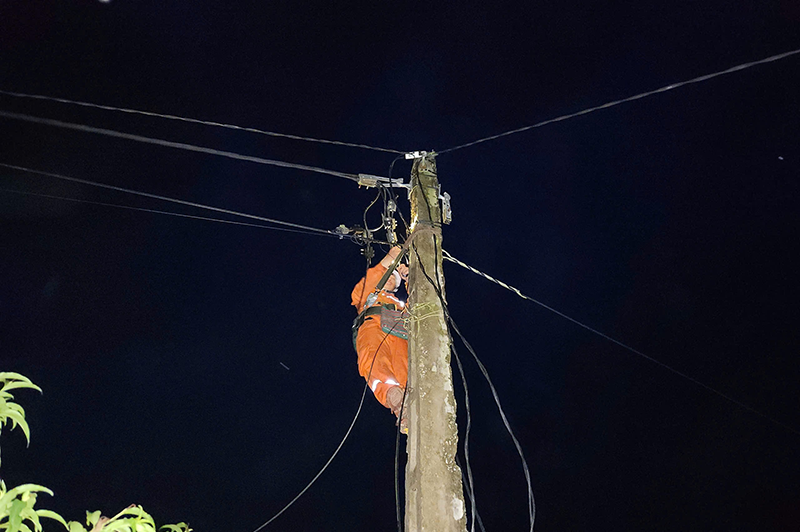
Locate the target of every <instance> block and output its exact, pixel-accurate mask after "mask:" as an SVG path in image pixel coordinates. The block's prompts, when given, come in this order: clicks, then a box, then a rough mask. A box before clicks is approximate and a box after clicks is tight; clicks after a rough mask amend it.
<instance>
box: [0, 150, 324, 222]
mask: <svg viewBox="0 0 800 532" xmlns="http://www.w3.org/2000/svg"><path fill="white" fill-rule="evenodd" d="M0 167H3V168H10V169H12V170H19V171H21V172H29V173H32V174H39V175H44V176H48V177H54V178H56V179H63V180H64V181H71V182H73V183H81V184H84V185H91V186H94V187H100V188H105V189H109V190H116V191H118V192H125V193H128V194H134V195H136V196H143V197H145V198H153V199H157V200H162V201H169V202H171V203H177V204H179V205H188V206H189V207H197V208H198V209H206V210H209V211H215V212H222V213H225V214H231V215H234V216H241V217H243V218H251V219H253V220H259V221H262V222H269V223H273V224H276V225H282V226H286V227H292V228H294V229H303V230H305V231H311V232H314V233H323V234H329V235H335V236H339V234H338V233H336V232H335V231H329V230H327V229H317V228H316V227H310V226H307V225H301V224H296V223H292V222H284V221H281V220H275V219H274V218H266V217H264V216H256V215H255V214H247V213H243V212H238V211H233V210H230V209H222V208H219V207H212V206H210V205H204V204H202V203H195V202H193V201H185V200H181V199H176V198H170V197H167V196H161V195H159V194H150V193H149V192H140V191H138V190H132V189H130V188H123V187H118V186H114V185H106V184H103V183H97V182H95V181H89V180H87V179H78V178H76V177H68V176H65V175H61V174H55V173H52V172H43V171H40V170H33V169H31V168H25V167H24V166H16V165H13V164H6V163H0Z"/></svg>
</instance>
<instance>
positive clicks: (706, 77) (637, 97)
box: [437, 49, 800, 155]
mask: <svg viewBox="0 0 800 532" xmlns="http://www.w3.org/2000/svg"><path fill="white" fill-rule="evenodd" d="M798 53H800V49H798V50H792V51H791V52H785V53H782V54H777V55H773V56H770V57H767V58H764V59H759V60H758V61H751V62H749V63H742V64H740V65H736V66H734V67H731V68H728V69H726V70H721V71H719V72H714V73H712V74H706V75H704V76H699V77H696V78H692V79H689V80H686V81H681V82H678V83H673V84H672V85H667V86H664V87H661V88H660V89H655V90H652V91H648V92H643V93H641V94H637V95H635V96H630V97H628V98H623V99H621V100H614V101H613V102H608V103H604V104H603V105H598V106H596V107H590V108H588V109H584V110H583V111H578V112H577V113H570V114H566V115H562V116H559V117H558V118H551V119H549V120H544V121H542V122H538V123H536V124H533V125H531V126H525V127H521V128H517V129H512V130H510V131H506V132H504V133H499V134H497V135H492V136H489V137H484V138H482V139H478V140H474V141H472V142H467V143H466V144H460V145H458V146H453V147H452V148H448V149H446V150H440V151H438V152H437V153H438V154H439V155H441V154H443V153H449V152H453V151H456V150H460V149H461V148H466V147H468V146H474V145H475V144H480V143H482V142H487V141H490V140H495V139H499V138H501V137H507V136H508V135H514V134H515V133H522V132H523V131H528V130H529V129H535V128H539V127H542V126H546V125H547V124H552V123H553V122H561V121H563V120H568V119H570V118H575V117H576V116H581V115H587V114H589V113H593V112H595V111H599V110H600V109H607V108H609V107H614V106H616V105H619V104H622V103H626V102H632V101H634V100H641V99H642V98H647V97H648V96H653V95H654V94H659V93H661V92H667V91H670V90H672V89H677V88H679V87H683V86H684V85H689V84H692V83H700V82H702V81H707V80H709V79H712V78H716V77H717V76H723V75H725V74H732V73H733V72H739V71H740V70H745V69H747V68H750V67H754V66H757V65H762V64H764V63H770V62H772V61H779V60H781V59H785V58H787V57H790V56H793V55H795V54H798Z"/></svg>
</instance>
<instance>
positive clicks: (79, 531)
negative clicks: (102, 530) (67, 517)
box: [68, 521, 88, 532]
mask: <svg viewBox="0 0 800 532" xmlns="http://www.w3.org/2000/svg"><path fill="white" fill-rule="evenodd" d="M68 529H69V532H88V531H87V530H86V529H85V528H83V525H82V524H80V523H79V522H77V521H70V522H69V526H68Z"/></svg>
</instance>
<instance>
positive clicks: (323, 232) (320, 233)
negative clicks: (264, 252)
mask: <svg viewBox="0 0 800 532" xmlns="http://www.w3.org/2000/svg"><path fill="white" fill-rule="evenodd" d="M0 192H8V193H11V194H20V195H24V196H35V197H39V198H47V199H56V200H61V201H71V202H74V203H86V204H88V205H100V206H103V207H115V208H117V209H126V210H131V211H141V212H148V213H153V214H164V215H168V216H177V217H179V218H189V219H192V220H202V221H206V222H218V223H224V224H231V225H241V226H245V227H256V228H258V229H271V230H273V231H285V232H288V233H298V234H303V235H315V236H327V237H331V238H337V235H334V234H330V233H329V232H328V231H327V230H325V229H316V230H315V231H303V230H300V229H288V228H285V227H272V226H269V225H261V224H252V223H247V222H237V221H235V220H223V219H221V218H209V217H206V216H194V215H192V214H181V213H178V212H171V211H160V210H156V209H145V208H142V207H131V206H129V205H119V204H116V203H104V202H102V201H90V200H82V199H77V198H67V197H64V196H54V195H51V194H39V193H37V192H23V191H21V190H10V189H7V188H0ZM338 238H342V237H341V235H339V237H338ZM348 240H352V238H349V237H348Z"/></svg>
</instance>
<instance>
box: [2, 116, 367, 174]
mask: <svg viewBox="0 0 800 532" xmlns="http://www.w3.org/2000/svg"><path fill="white" fill-rule="evenodd" d="M0 117H2V118H10V119H13V120H22V121H25V122H31V123H33V124H42V125H46V126H54V127H60V128H63V129H72V130H75V131H83V132H86V133H97V134H100V135H105V136H107V137H115V138H120V139H125V140H132V141H135V142H143V143H145V144H155V145H157V146H165V147H167V148H178V149H181V150H187V151H193V152H198V153H206V154H209V155H218V156H220V157H227V158H229V159H237V160H239V161H248V162H251V163H257V164H265V165H268V166H280V167H283V168H295V169H297V170H306V171H309V172H316V173H318V174H327V175H332V176H336V177H342V178H344V179H350V180H351V181H355V182H358V176H357V175H355V174H347V173H344V172H337V171H335V170H327V169H325V168H318V167H316V166H308V165H305V164H295V163H287V162H284V161H275V160H273V159H264V158H262V157H255V156H253V155H242V154H239V153H234V152H230V151H224V150H216V149H214V148H207V147H205V146H195V145H194V144H187V143H185V142H173V141H171V140H164V139H156V138H152V137H145V136H142V135H134V134H132V133H124V132H122V131H115V130H113V129H105V128H100V127H94V126H87V125H84V124H74V123H72V122H63V121H61V120H53V119H50V118H40V117H38V116H31V115H25V114H20V113H9V112H6V111H0Z"/></svg>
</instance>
